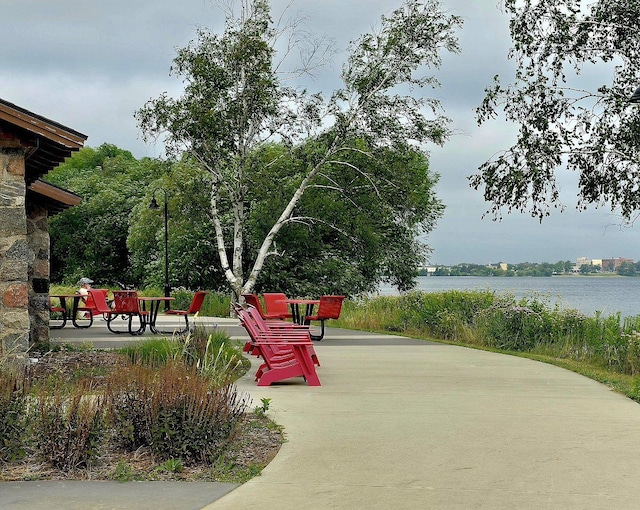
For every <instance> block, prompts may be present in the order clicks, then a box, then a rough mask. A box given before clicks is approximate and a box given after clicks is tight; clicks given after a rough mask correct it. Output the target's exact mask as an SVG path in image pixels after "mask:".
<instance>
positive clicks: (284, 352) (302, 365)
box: [236, 306, 320, 386]
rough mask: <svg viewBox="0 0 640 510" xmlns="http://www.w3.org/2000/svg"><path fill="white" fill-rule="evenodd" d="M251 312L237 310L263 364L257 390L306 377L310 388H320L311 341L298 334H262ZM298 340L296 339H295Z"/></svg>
mask: <svg viewBox="0 0 640 510" xmlns="http://www.w3.org/2000/svg"><path fill="white" fill-rule="evenodd" d="M249 310H250V308H249V309H248V310H244V309H242V308H241V307H239V306H238V307H237V308H236V312H237V313H238V318H239V319H240V323H241V324H242V326H244V328H245V329H246V330H247V332H248V333H249V336H250V337H251V340H252V346H253V349H255V350H257V351H258V353H259V355H260V357H261V358H262V359H263V361H264V363H263V364H262V365H261V366H260V368H259V369H258V371H257V372H256V381H257V382H258V386H269V385H271V384H272V383H274V382H278V381H283V380H285V379H291V378H293V377H303V378H304V379H305V380H306V382H307V384H308V385H309V386H320V379H319V378H318V374H317V373H316V370H315V366H314V363H313V360H312V359H311V356H310V354H309V351H308V350H307V347H308V345H309V344H311V340H310V339H309V338H308V337H307V338H304V337H302V336H301V335H300V333H301V332H297V333H296V335H297V338H295V337H291V336H287V335H285V334H283V333H280V334H278V332H276V331H261V330H260V328H259V327H258V326H257V324H256V322H255V321H254V317H255V314H254V315H253V316H252V315H251V313H249ZM294 338H295V339H294Z"/></svg>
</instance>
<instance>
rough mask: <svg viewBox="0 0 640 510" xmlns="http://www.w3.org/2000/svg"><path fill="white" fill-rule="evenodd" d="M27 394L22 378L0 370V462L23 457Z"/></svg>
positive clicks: (27, 419) (26, 384)
mask: <svg viewBox="0 0 640 510" xmlns="http://www.w3.org/2000/svg"><path fill="white" fill-rule="evenodd" d="M28 392H29V385H28V382H27V381H26V380H25V379H24V377H22V376H20V375H18V374H17V373H15V372H12V371H1V370H0V461H13V460H16V459H18V458H21V457H23V456H24V455H25V441H26V438H27V434H26V432H25V429H26V428H27V425H28V423H29V415H28V413H27V409H28V407H27V406H28V402H29V398H28Z"/></svg>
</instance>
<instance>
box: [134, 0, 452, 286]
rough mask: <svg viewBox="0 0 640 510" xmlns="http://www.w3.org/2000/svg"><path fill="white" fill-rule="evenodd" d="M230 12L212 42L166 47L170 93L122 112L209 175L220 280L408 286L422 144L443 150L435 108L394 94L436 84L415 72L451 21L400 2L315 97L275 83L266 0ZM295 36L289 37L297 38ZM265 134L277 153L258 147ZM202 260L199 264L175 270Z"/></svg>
mask: <svg viewBox="0 0 640 510" xmlns="http://www.w3.org/2000/svg"><path fill="white" fill-rule="evenodd" d="M231 10H232V9H231V6H229V12H228V13H227V19H226V27H225V31H224V34H222V35H215V34H212V33H211V32H209V31H208V30H205V29H200V30H199V31H198V34H197V39H196V40H195V41H193V42H192V43H190V44H189V45H188V46H187V47H185V48H182V49H179V50H178V54H177V56H176V58H175V59H174V61H173V66H172V72H173V73H174V74H176V75H177V76H179V77H180V78H181V79H183V80H184V82H185V83H186V84H187V86H186V87H185V88H184V93H183V94H182V96H181V97H180V98H178V99H174V98H170V97H169V96H168V95H167V94H163V95H161V96H160V97H159V98H157V99H154V100H151V101H149V102H147V103H146V105H145V106H144V107H143V108H141V109H140V110H138V111H137V112H136V118H137V120H138V123H139V125H140V128H141V129H142V131H143V133H144V136H145V137H147V138H154V137H156V136H158V135H162V136H165V137H166V138H165V142H166V147H167V150H168V152H169V153H170V154H172V155H174V156H178V155H180V156H182V155H183V154H188V155H189V156H190V157H191V158H193V160H194V161H197V162H198V165H200V166H201V167H202V168H203V169H205V170H206V171H208V172H209V173H210V176H209V190H210V197H209V198H210V202H209V204H210V208H209V209H208V211H209V212H210V214H211V216H210V218H209V220H210V222H212V224H213V225H214V226H215V229H214V232H212V235H211V236H210V237H209V238H208V240H210V239H215V245H216V246H215V247H216V249H217V255H218V257H219V260H220V264H221V266H222V268H223V269H224V270H225V276H226V279H227V281H228V284H229V286H230V287H231V288H232V290H233V292H235V294H236V295H240V294H241V293H243V292H250V291H252V290H253V288H254V286H255V285H256V284H257V285H265V286H266V285H268V286H270V287H272V290H285V289H286V290H288V291H289V292H293V293H299V292H304V291H305V288H304V286H303V285H297V282H300V281H303V282H313V285H314V287H315V290H316V291H322V292H324V291H325V289H326V291H327V292H329V291H330V290H331V291H336V292H337V290H336V289H337V288H338V287H339V288H340V290H341V291H342V292H344V290H343V289H349V290H350V291H351V292H359V291H360V290H370V289H372V288H373V287H374V286H375V283H376V282H378V281H382V280H389V281H391V282H392V283H394V284H397V285H398V286H399V287H401V288H403V289H404V288H409V287H410V285H409V282H411V281H412V279H413V277H414V276H415V271H416V269H417V265H418V264H419V263H420V261H421V260H423V259H424V255H425V251H426V247H425V246H424V245H423V244H422V243H420V242H418V241H416V234H417V233H426V232H429V231H430V230H431V229H432V228H433V226H434V224H435V221H436V220H437V219H438V218H439V217H440V215H441V214H442V205H441V203H440V202H439V201H437V200H436V199H435V195H434V192H433V186H434V184H435V181H436V180H437V178H436V177H435V176H433V175H429V174H428V172H426V168H427V165H426V153H424V152H421V151H422V144H423V143H425V142H433V143H439V144H440V143H443V142H444V140H445V139H446V138H447V136H448V134H449V131H448V128H447V124H448V119H446V118H445V117H444V116H443V115H441V114H440V109H441V108H440V104H439V103H438V101H436V100H434V99H427V98H424V97H423V96H422V95H420V96H419V97H414V96H403V95H400V94H399V93H398V90H399V89H401V88H402V87H403V86H408V87H410V88H411V89H413V88H421V87H425V86H435V85H436V84H437V81H436V80H435V78H434V77H433V76H427V75H426V74H427V72H428V70H429V69H431V68H437V67H438V66H439V64H440V54H441V53H442V52H444V51H458V46H457V40H456V38H455V35H454V31H455V30H456V29H457V28H458V27H459V26H460V25H461V23H462V21H461V19H460V18H458V17H455V16H450V15H447V14H446V13H444V12H443V11H442V10H441V9H440V6H439V4H438V2H435V1H427V2H421V1H414V0H408V1H406V2H405V3H404V4H403V6H402V7H401V8H399V9H397V10H395V11H394V12H393V13H391V15H389V16H384V17H383V18H382V21H381V25H382V26H381V29H380V31H379V32H378V33H376V34H371V35H365V36H363V37H361V38H360V39H359V40H357V41H356V42H354V43H353V44H352V46H351V48H350V57H349V59H348V62H347V64H346V65H345V68H344V72H343V75H342V78H343V81H344V87H343V88H342V89H341V90H338V91H336V92H335V93H334V94H333V95H332V97H331V98H329V99H328V100H325V99H324V98H323V97H322V96H321V95H320V94H309V93H307V92H306V90H304V91H302V90H297V89H295V88H294V87H290V86H285V85H284V84H283V83H282V82H281V81H280V77H279V75H278V73H277V66H276V64H275V62H276V61H277V58H276V54H275V50H274V47H273V46H272V45H271V44H272V41H273V40H275V39H277V38H275V37H274V36H275V35H276V34H277V33H278V27H275V26H274V25H273V21H272V19H271V16H270V9H269V4H268V2H266V1H263V0H252V1H249V2H246V3H244V4H243V9H242V15H241V16H240V17H239V18H235V17H234V16H233V13H232V12H231ZM297 26H298V24H295V23H293V24H291V25H289V28H292V29H293V30H294V31H295V27H297ZM425 27H428V29H425ZM301 35H302V34H300V33H295V32H294V33H292V34H291V39H290V40H291V41H301V40H305V41H308V40H309V37H308V34H304V37H300V36H301ZM325 49H326V47H324V46H323V45H321V44H319V45H316V46H314V47H313V51H311V52H310V55H312V56H314V57H315V56H318V55H323V54H324V50H325ZM315 63H316V62H315V61H314V60H313V58H312V59H311V61H308V60H307V61H305V63H304V64H303V68H302V70H301V71H297V72H298V73H299V74H300V73H303V72H305V71H310V70H311V67H312V66H313V65H314V64H315ZM274 140H277V141H278V143H281V144H282V146H281V147H280V150H276V151H272V150H270V147H269V146H268V144H269V143H270V142H273V141H274ZM345 206H346V207H345ZM353 210H355V213H354V212H353ZM345 213H346V214H345ZM367 214H369V215H370V216H367ZM195 239H196V238H195V237H193V238H190V239H188V244H187V246H188V245H192V244H193V242H194V240H195ZM200 239H202V237H200ZM310 239H311V242H308V241H309V240H310ZM327 240H328V241H329V242H328V243H327ZM300 247H305V248H307V247H308V251H307V250H303V249H301V248H300ZM209 249H210V246H209V245H206V246H204V247H203V250H202V252H199V253H202V254H204V253H205V251H207V250H209ZM276 254H277V258H276ZM271 255H273V256H272V257H271V258H270V260H267V257H268V256H271ZM301 256H302V260H301ZM150 260H151V259H149V258H148V257H144V258H142V259H141V264H150V263H151V262H150ZM202 260H210V259H208V258H203V257H202V256H198V257H195V258H194V259H193V260H192V262H193V263H192V264H190V265H189V266H188V267H194V268H196V267H198V263H200V262H201V261H202ZM307 260H313V264H307V263H305V262H306V261H307ZM294 261H295V262H297V266H295V262H294ZM265 262H266V263H267V264H268V265H269V267H265ZM296 268H298V269H299V268H303V274H300V273H299V272H297V271H296ZM263 271H264V272H265V274H264V275H262V272H263ZM282 273H285V274H284V278H282V277H281V274H282ZM261 275H262V276H261ZM259 277H261V278H262V279H261V281H260V282H257V279H258V278H259ZM276 281H278V283H279V284H278V285H277V286H275V287H273V285H274V284H275V283H276ZM187 287H190V288H192V287H193V285H187Z"/></svg>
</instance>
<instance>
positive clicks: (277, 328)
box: [246, 306, 320, 366]
mask: <svg viewBox="0 0 640 510" xmlns="http://www.w3.org/2000/svg"><path fill="white" fill-rule="evenodd" d="M246 313H247V314H248V315H249V316H250V317H251V319H253V322H254V323H255V325H256V326H257V328H258V331H260V333H263V334H265V335H270V336H271V337H275V338H278V339H281V340H283V341H285V342H286V341H288V340H304V341H307V340H311V333H310V331H309V326H301V325H298V324H293V323H292V322H282V321H271V322H268V321H265V320H264V319H263V318H262V317H261V316H260V314H259V313H258V311H257V310H256V309H255V308H253V307H252V306H248V307H247V310H246ZM307 351H309V356H311V360H312V361H313V363H314V364H315V365H317V366H320V360H319V359H318V355H317V354H316V350H315V348H314V347H313V344H312V343H311V342H309V344H308V346H307Z"/></svg>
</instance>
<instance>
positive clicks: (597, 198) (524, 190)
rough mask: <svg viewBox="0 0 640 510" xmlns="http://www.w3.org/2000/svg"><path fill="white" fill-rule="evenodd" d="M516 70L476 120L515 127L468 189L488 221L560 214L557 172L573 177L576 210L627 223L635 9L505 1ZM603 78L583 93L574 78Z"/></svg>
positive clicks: (637, 147) (493, 90) (637, 134)
mask: <svg viewBox="0 0 640 510" xmlns="http://www.w3.org/2000/svg"><path fill="white" fill-rule="evenodd" d="M504 10H505V12H506V13H507V15H508V16H509V18H510V19H509V27H510V31H511V38H512V40H513V48H512V50H511V52H510V57H511V58H513V59H514V60H515V63H516V70H515V76H514V77H513V81H512V83H510V84H508V85H503V84H502V83H501V81H500V78H499V77H498V76H496V77H495V78H494V83H493V84H492V85H491V86H489V87H488V88H487V89H486V96H485V98H484V101H483V103H482V105H481V106H480V107H479V108H478V110H477V117H478V122H479V123H483V122H486V121H488V120H489V119H492V118H494V117H496V116H498V115H503V116H504V119H505V120H506V121H510V122H514V123H516V124H518V125H519V126H520V127H519V133H518V137H517V140H516V142H515V144H514V145H513V146H512V147H510V148H508V149H507V150H506V151H501V152H499V153H498V154H499V155H498V156H497V157H496V158H495V159H493V160H491V161H488V162H486V163H484V164H483V165H482V166H481V167H480V168H479V171H478V173H477V174H476V175H474V176H472V177H471V185H472V186H473V187H474V188H476V189H478V188H480V187H483V188H484V197H485V199H486V200H487V201H489V202H491V203H492V205H491V212H492V213H493V214H494V216H496V217H499V216H500V214H501V210H502V208H505V209H506V210H508V211H511V210H516V211H521V212H525V211H528V212H530V214H531V215H532V216H534V217H537V218H539V219H540V220H542V219H543V218H544V217H545V216H548V215H549V214H550V212H551V207H552V206H553V207H555V208H560V209H562V208H563V206H562V205H561V203H560V200H559V199H560V191H559V187H558V186H557V184H556V172H557V171H558V170H564V169H567V170H569V171H574V172H576V173H577V174H578V176H579V183H578V188H579V190H578V197H579V202H578V207H579V208H581V209H584V208H586V207H587V206H588V205H595V206H598V205H601V204H603V203H608V204H609V205H610V206H611V208H612V209H615V208H618V207H619V208H620V210H621V212H622V216H623V218H624V219H626V220H630V219H633V218H634V217H635V212H636V211H637V210H638V209H639V208H640V195H639V194H638V193H637V189H638V186H639V184H640V178H639V175H640V172H638V169H639V161H640V159H639V158H638V156H639V151H640V129H639V127H640V110H638V108H636V107H634V106H633V105H629V103H628V98H629V97H630V96H631V94H632V92H633V90H634V88H635V87H636V86H637V85H638V83H637V80H638V76H639V75H640V44H638V38H637V33H638V29H639V28H640V5H639V4H638V3H637V2H627V1H609V0H597V1H594V2H591V3H586V2H583V1H581V0H536V1H535V2H518V1H516V0H507V1H505V2H504ZM587 73H589V74H590V75H591V76H601V77H602V82H601V84H600V85H599V86H597V87H594V88H591V89H589V90H585V86H584V81H583V78H582V76H581V75H584V74H587Z"/></svg>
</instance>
